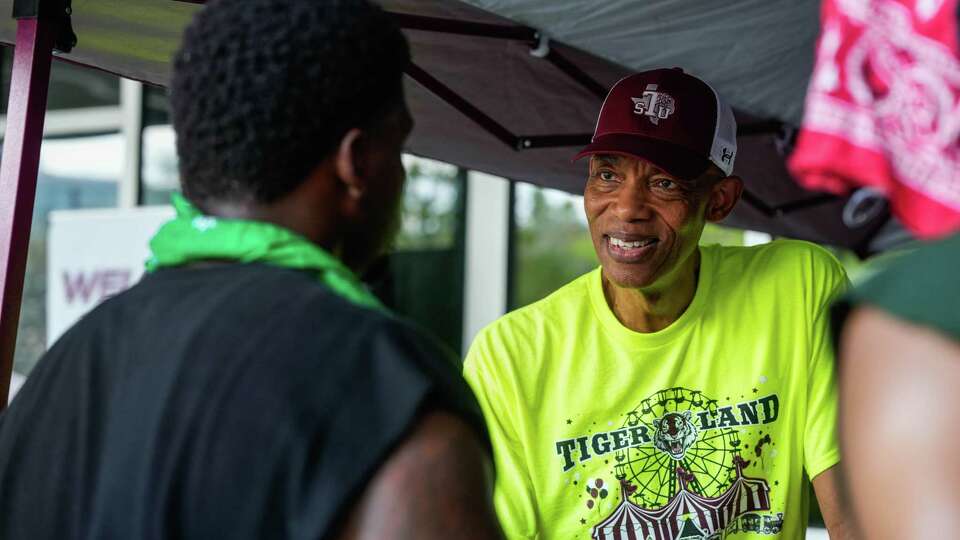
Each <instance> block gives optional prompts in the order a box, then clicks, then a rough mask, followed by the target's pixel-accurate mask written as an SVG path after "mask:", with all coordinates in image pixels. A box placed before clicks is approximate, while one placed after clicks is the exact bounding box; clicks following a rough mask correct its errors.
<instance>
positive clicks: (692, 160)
mask: <svg viewBox="0 0 960 540" xmlns="http://www.w3.org/2000/svg"><path fill="white" fill-rule="evenodd" d="M594 154H619V155H627V156H631V157H635V158H639V159H643V160H646V161H649V162H650V163H653V164H654V165H656V166H657V167H659V168H661V169H663V170H664V171H665V172H666V173H667V174H670V175H671V176H674V177H676V178H679V179H681V180H693V179H695V178H698V177H700V175H702V174H703V173H704V172H706V170H707V168H708V167H709V166H710V161H709V160H708V159H707V158H705V157H703V156H700V155H698V154H697V153H695V152H693V151H691V150H688V149H686V148H684V147H682V146H678V145H676V144H673V143H668V142H664V141H661V140H659V139H652V138H649V137H643V136H640V135H632V134H631V135H628V134H619V133H616V134H609V135H601V136H599V137H597V138H595V139H594V140H593V142H591V143H590V144H588V145H587V146H585V147H584V148H583V150H581V151H580V152H579V153H578V154H577V155H576V156H574V157H573V160H574V161H577V160H578V159H581V158H584V157H586V156H591V155H594Z"/></svg>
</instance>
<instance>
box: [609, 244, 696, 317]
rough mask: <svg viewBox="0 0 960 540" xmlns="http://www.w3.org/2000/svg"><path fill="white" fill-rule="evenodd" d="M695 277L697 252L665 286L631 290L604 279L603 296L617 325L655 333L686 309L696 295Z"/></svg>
mask: <svg viewBox="0 0 960 540" xmlns="http://www.w3.org/2000/svg"><path fill="white" fill-rule="evenodd" d="M699 273H700V251H699V250H697V251H695V252H694V253H693V254H692V255H690V257H688V258H687V260H686V261H685V262H684V263H683V266H682V267H681V268H680V269H679V270H678V271H677V272H676V273H675V276H674V277H673V279H672V280H669V282H668V283H667V284H664V285H660V284H658V285H657V286H656V288H650V289H632V288H625V287H619V286H617V285H616V284H614V283H613V282H612V281H610V280H608V279H606V277H604V278H603V292H604V296H605V297H606V300H607V305H609V306H610V309H611V310H613V313H614V315H616V316H617V319H618V320H619V321H620V323H621V324H623V325H624V326H626V327H627V328H629V329H631V330H633V331H634V332H642V333H651V332H658V331H660V330H663V329H664V328H666V327H668V326H670V325H671V324H673V323H674V321H676V320H677V319H679V318H680V316H681V315H683V312H684V311H686V310H687V308H688V307H689V306H690V303H691V302H692V301H693V297H694V295H695V294H696V292H697V278H698V275H699Z"/></svg>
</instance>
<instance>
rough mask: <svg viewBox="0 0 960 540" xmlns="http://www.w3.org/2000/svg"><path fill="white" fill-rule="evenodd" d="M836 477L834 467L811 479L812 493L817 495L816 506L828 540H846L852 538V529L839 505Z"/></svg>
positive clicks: (841, 506)
mask: <svg viewBox="0 0 960 540" xmlns="http://www.w3.org/2000/svg"><path fill="white" fill-rule="evenodd" d="M838 477H839V472H838V470H837V466H836V465H834V466H833V467H830V468H829V469H827V470H825V471H823V472H822V473H820V474H818V475H817V477H816V478H814V479H813V491H814V493H816V494H817V504H819V505H820V514H821V515H823V522H824V524H825V525H826V526H827V532H828V533H830V540H848V539H851V538H853V531H852V530H853V527H852V525H851V524H850V520H849V519H847V518H846V516H845V515H844V512H843V505H842V504H841V503H840V490H839V482H838Z"/></svg>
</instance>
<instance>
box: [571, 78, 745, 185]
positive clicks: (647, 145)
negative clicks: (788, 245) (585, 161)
mask: <svg viewBox="0 0 960 540" xmlns="http://www.w3.org/2000/svg"><path fill="white" fill-rule="evenodd" d="M591 154H626V155H630V156H633V157H637V158H641V159H644V160H647V161H649V162H651V163H653V164H654V165H656V166H657V167H660V168H661V169H663V170H664V171H666V172H668V173H669V174H671V175H673V176H676V177H677V178H682V179H693V178H696V177H698V176H700V175H701V174H703V173H704V172H705V171H706V170H707V167H709V164H710V163H713V164H714V165H716V166H717V167H718V168H719V169H720V170H721V171H723V173H724V174H726V175H727V176H729V175H731V174H732V173H733V162H734V159H735V158H736V156H737V123H736V120H734V118H733V110H732V109H731V108H730V106H729V105H727V104H726V103H725V102H724V101H723V99H722V98H721V97H720V94H718V93H717V92H716V91H715V90H714V89H713V88H711V87H710V85H708V84H707V83H705V82H703V81H701V80H700V79H698V78H696V77H694V76H692V75H688V74H686V73H684V72H683V70H681V69H678V68H673V69H655V70H652V71H644V72H643V73H637V74H636V75H631V76H629V77H626V78H624V79H621V80H620V81H619V82H617V84H615V85H613V88H611V89H610V93H608V94H607V98H606V99H605V100H604V102H603V106H602V107H601V108H600V118H599V119H598V120H597V129H596V131H594V134H593V139H592V141H591V142H590V144H589V145H587V146H586V147H585V148H584V149H583V150H581V151H580V153H579V154H577V155H576V157H574V159H575V160H576V159H580V158H582V157H584V156H588V155H591Z"/></svg>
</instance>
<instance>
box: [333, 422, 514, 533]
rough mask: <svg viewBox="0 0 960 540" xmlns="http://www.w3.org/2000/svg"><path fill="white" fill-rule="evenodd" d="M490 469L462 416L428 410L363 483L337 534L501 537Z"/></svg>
mask: <svg viewBox="0 0 960 540" xmlns="http://www.w3.org/2000/svg"><path fill="white" fill-rule="evenodd" d="M492 470H493V469H492V466H491V463H490V457H489V455H488V452H487V451H486V450H485V449H484V447H483V446H482V445H481V443H480V440H479V438H478V437H477V435H476V434H475V433H474V432H473V430H472V429H470V427H469V426H468V425H467V424H466V423H465V422H464V421H462V420H460V419H459V418H457V417H456V416H453V415H451V414H448V413H444V412H431V413H427V414H426V415H424V416H423V417H422V418H421V419H420V421H419V422H418V424H417V425H416V427H415V428H414V430H413V432H412V433H411V434H410V435H409V436H408V437H407V438H406V439H405V440H404V441H403V443H401V445H400V446H399V447H398V448H397V449H396V450H395V451H394V452H393V453H392V454H391V455H390V457H389V459H388V460H387V462H386V463H384V465H383V466H382V467H381V468H380V469H379V471H378V472H377V474H376V475H375V476H374V477H373V479H372V480H371V481H370V483H369V484H368V485H367V487H366V489H365V490H364V492H363V494H362V496H361V498H360V499H359V500H358V501H357V503H356V504H355V505H354V506H353V508H352V509H351V511H350V514H349V517H348V518H347V520H346V522H345V523H344V525H343V528H342V530H341V532H340V534H339V535H338V536H337V537H336V538H337V540H380V539H383V538H393V539H397V540H404V539H411V540H412V539H417V540H432V539H447V538H463V539H468V540H487V539H499V538H502V537H503V535H502V533H501V531H500V525H499V523H498V522H497V519H496V515H495V513H494V510H493V502H492V498H493V472H492Z"/></svg>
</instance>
